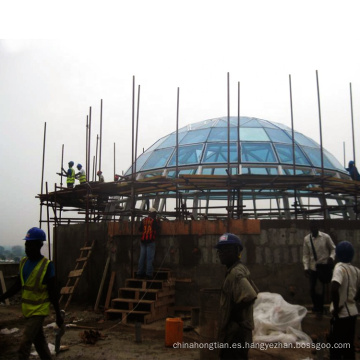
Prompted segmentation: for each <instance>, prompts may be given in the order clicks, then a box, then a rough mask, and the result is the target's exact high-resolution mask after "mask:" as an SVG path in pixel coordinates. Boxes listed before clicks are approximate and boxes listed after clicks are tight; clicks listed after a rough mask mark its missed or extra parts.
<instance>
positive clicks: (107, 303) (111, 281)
mask: <svg viewBox="0 0 360 360" xmlns="http://www.w3.org/2000/svg"><path fill="white" fill-rule="evenodd" d="M115 275H116V271H112V272H111V277H110V282H109V287H108V291H107V295H106V300H105V310H107V309H108V308H109V305H110V300H111V293H112V289H113V287H114V282H115Z"/></svg>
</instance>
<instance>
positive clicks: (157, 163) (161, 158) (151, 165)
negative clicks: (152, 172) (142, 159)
mask: <svg viewBox="0 0 360 360" xmlns="http://www.w3.org/2000/svg"><path fill="white" fill-rule="evenodd" d="M173 151H174V148H167V149H161V150H155V151H153V152H152V154H151V155H150V157H149V159H148V160H147V161H146V163H145V165H144V166H143V167H142V169H141V170H149V169H155V168H160V167H164V166H165V165H166V163H167V161H168V159H169V157H170V155H171V154H172V152H173Z"/></svg>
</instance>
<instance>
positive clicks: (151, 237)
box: [136, 207, 160, 280]
mask: <svg viewBox="0 0 360 360" xmlns="http://www.w3.org/2000/svg"><path fill="white" fill-rule="evenodd" d="M156 214H157V210H156V209H155V208H153V207H152V208H150V210H149V216H147V217H146V218H144V219H143V220H142V221H141V225H140V227H139V231H141V233H142V234H141V241H140V259H139V267H138V271H137V274H136V277H137V278H138V279H144V278H145V279H148V280H151V279H153V271H154V269H153V261H154V256H155V240H156V236H157V234H158V232H159V230H160V224H159V221H158V220H157V219H156ZM145 263H146V266H145Z"/></svg>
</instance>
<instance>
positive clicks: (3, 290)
mask: <svg viewBox="0 0 360 360" xmlns="http://www.w3.org/2000/svg"><path fill="white" fill-rule="evenodd" d="M0 281H1V289H2V292H3V293H5V292H6V285H5V279H4V274H3V272H2V270H0ZM5 304H6V305H10V301H9V299H6V300H5Z"/></svg>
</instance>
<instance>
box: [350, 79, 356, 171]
mask: <svg viewBox="0 0 360 360" xmlns="http://www.w3.org/2000/svg"><path fill="white" fill-rule="evenodd" d="M350 105H351V129H352V145H353V161H354V163H355V165H356V154H355V131H354V112H353V100H352V86H351V83H350Z"/></svg>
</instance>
